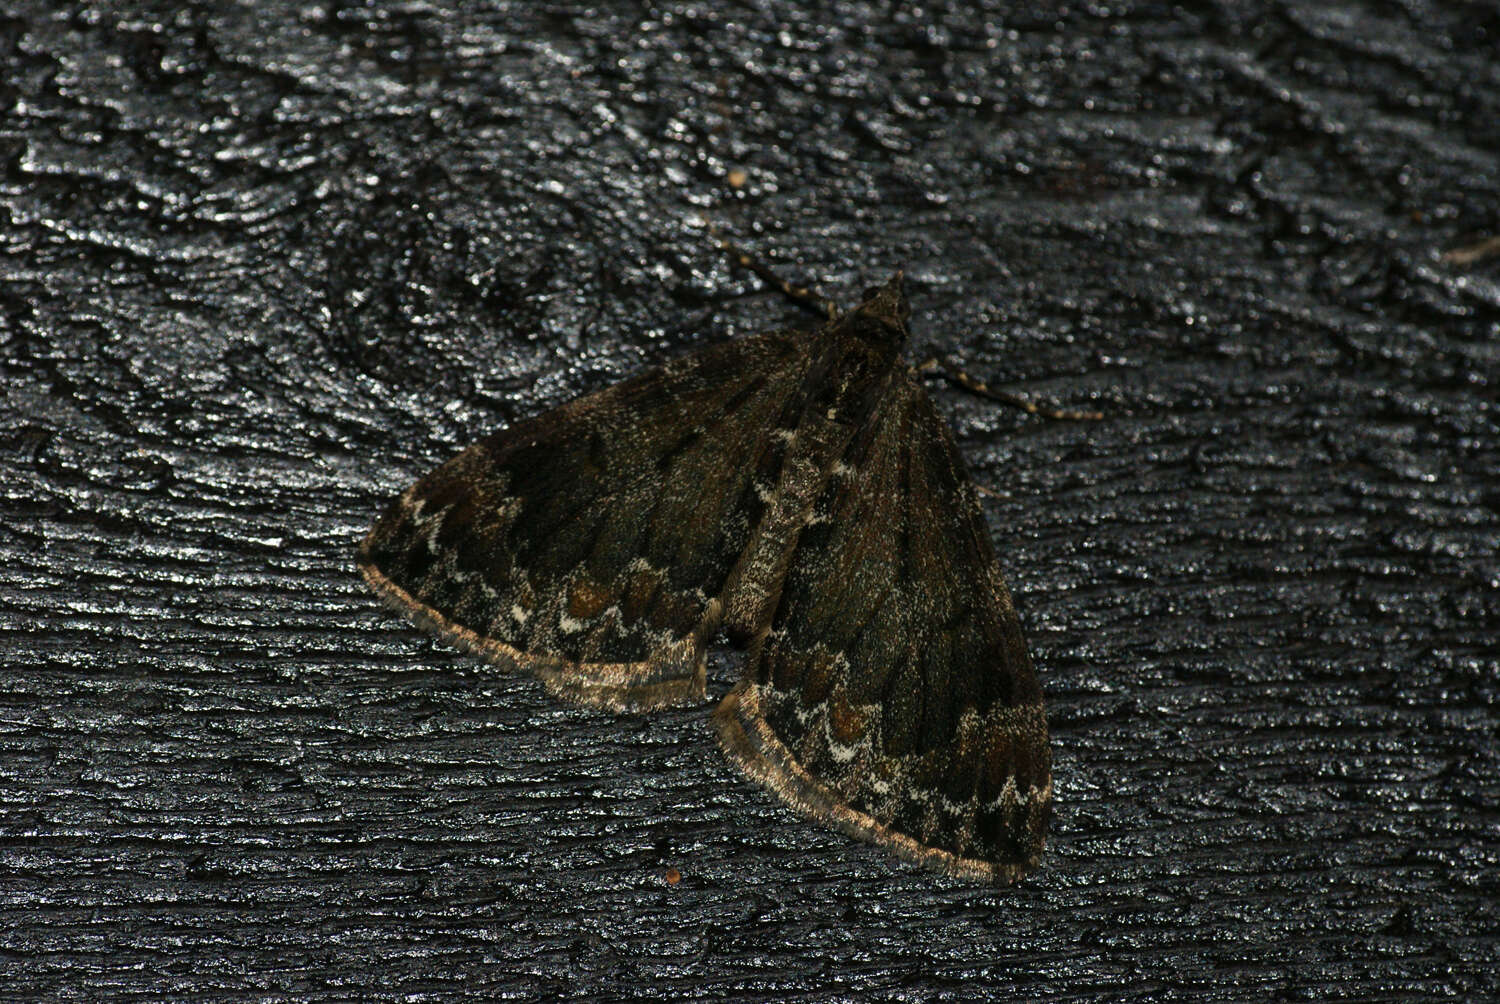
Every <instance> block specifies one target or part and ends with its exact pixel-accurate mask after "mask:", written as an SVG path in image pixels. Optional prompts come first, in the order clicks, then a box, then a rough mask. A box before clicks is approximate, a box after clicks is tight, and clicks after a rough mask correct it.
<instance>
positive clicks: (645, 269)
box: [0, 0, 1500, 1001]
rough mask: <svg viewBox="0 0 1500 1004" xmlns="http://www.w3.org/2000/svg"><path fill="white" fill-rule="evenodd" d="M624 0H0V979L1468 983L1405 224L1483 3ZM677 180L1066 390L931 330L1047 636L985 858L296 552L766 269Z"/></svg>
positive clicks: (957, 991)
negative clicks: (776, 780) (864, 830)
mask: <svg viewBox="0 0 1500 1004" xmlns="http://www.w3.org/2000/svg"><path fill="white" fill-rule="evenodd" d="M643 9H644V8H641V7H639V6H637V5H623V4H622V5H619V7H618V10H619V12H618V13H608V12H598V10H597V9H596V12H594V13H589V14H582V13H575V12H572V11H571V10H570V9H569V8H568V7H567V6H565V5H555V4H531V3H514V4H508V3H501V4H498V5H496V6H491V7H479V6H477V5H476V6H474V7H472V8H464V9H458V8H450V7H448V6H446V5H443V6H441V7H440V6H433V5H423V4H402V5H389V6H370V7H366V6H358V5H353V6H348V7H344V6H340V5H338V4H327V5H318V4H307V5H296V4H277V3H259V4H247V5H242V6H238V7H233V8H223V9H218V8H217V7H216V6H202V7H192V8H181V9H178V8H176V7H172V6H169V5H161V6H156V7H152V6H147V5H131V4H120V3H100V4H89V5H77V6H68V5H57V4H47V3H28V2H25V0H0V384H3V387H4V390H3V395H0V479H3V485H4V488H3V491H4V499H3V504H0V653H3V665H4V671H3V673H0V753H3V755H0V995H3V996H4V997H5V998H6V999H17V1000H25V999H49V1000H67V1001H95V1000H101V999H122V1000H143V1001H144V1000H152V1001H155V1000H165V999H174V1000H175V999H199V1000H209V999H255V1000H275V999H287V998H295V999H320V1000H322V999H327V1000H333V999H366V1000H398V999H399V1000H429V999H431V1000H437V999H447V998H453V997H459V996H462V995H465V994H471V995H475V996H483V997H493V998H505V999H512V1000H551V999H559V998H561V999H577V1000H609V999H622V998H635V999H643V1000H680V999H684V998H692V997H710V998H718V999H737V1000H757V999H767V1000H772V999H774V1000H851V1001H852V1000H860V1001H864V1000H877V999H897V1000H911V1001H929V1000H973V999H976V998H984V999H995V1000H1005V999H1026V1000H1058V1001H1061V1000H1070V1001H1071V1000H1166V999H1184V1000H1244V999H1252V998H1253V999H1281V1000H1291V999H1305V1000H1319V1001H1321V1000H1329V999H1381V1000H1395V999H1415V998H1436V997H1455V998H1461V999H1478V998H1482V997H1485V996H1488V995H1491V994H1495V993H1500V977H1497V975H1496V968H1495V967H1496V957H1497V945H1496V939H1495V934H1494V932H1495V931H1496V930H1497V929H1500V907H1497V905H1496V904H1497V895H1500V881H1497V858H1500V810H1497V804H1500V784H1497V776H1500V754H1497V734H1500V715H1497V702H1500V683H1497V672H1500V662H1497V656H1496V642H1495V638H1496V636H1497V632H1500V558H1497V541H1500V428H1497V427H1500V407H1497V399H1500V257H1491V258H1487V259H1486V258H1483V257H1482V256H1479V257H1478V260H1467V259H1468V258H1474V257H1476V256H1467V258H1466V257H1465V256H1462V255H1460V256H1458V259H1457V260H1452V259H1450V260H1445V259H1444V258H1443V257H1442V254H1443V252H1445V251H1449V250H1452V249H1455V248H1463V247H1469V246H1474V245H1478V244H1479V243H1480V242H1481V241H1482V240H1484V239H1485V238H1487V237H1490V236H1493V235H1494V234H1496V233H1497V232H1500V196H1497V194H1496V193H1497V191H1500V125H1497V123H1500V64H1497V62H1496V60H1495V52H1496V51H1497V47H1500V15H1497V14H1495V13H1494V12H1493V9H1492V8H1490V7H1488V6H1486V5H1479V4H1465V3H1421V2H1407V3H1380V2H1369V3H1351V4H1340V5H1286V4H1228V3H1225V4H1220V5H1206V6H1201V7H1195V8H1193V10H1194V11H1196V12H1187V13H1184V12H1183V11H1182V10H1181V9H1168V8H1166V7H1163V6H1158V5H1146V4H1134V3H1123V4H1113V5H1102V4H1101V5H1097V6H1089V5H1067V6H1066V7H1064V6H1062V5H1055V6H1049V5H1012V4H996V5H994V8H993V9H992V10H990V11H988V12H986V11H985V10H983V6H982V5H975V4H954V5H952V8H951V9H948V8H947V7H945V6H944V5H941V4H937V5H924V6H923V8H922V10H921V11H920V12H918V11H915V10H912V9H910V8H900V7H894V8H893V7H890V6H886V5H873V4H860V3H853V4H845V5H838V6H836V7H833V6H830V7H829V8H828V9H827V10H826V11H824V12H821V13H811V12H809V11H808V8H806V7H800V6H799V7H798V8H797V9H795V10H794V9H793V8H792V5H786V6H785V7H783V8H774V9H773V8H772V7H771V6H770V5H740V4H728V3H719V2H712V0H710V2H704V3H700V4H669V5H661V6H653V7H650V8H649V10H648V11H647V12H646V13H642V12H641V11H642V10H643ZM737 172H743V177H741V175H740V174H738V173H737ZM735 182H739V184H738V185H736V184H735ZM704 219H712V220H713V221H714V222H715V223H716V224H717V225H719V226H721V227H723V228H724V229H725V230H727V231H729V232H731V233H733V234H735V235H736V236H737V237H738V238H740V239H741V240H742V241H743V242H744V243H745V244H746V245H747V246H749V247H751V248H753V249H755V250H758V251H760V252H762V253H764V254H765V255H766V256H767V257H769V258H770V259H771V260H772V261H774V262H775V263H777V264H778V266H779V267H782V268H784V269H785V270H786V271H787V273H789V274H790V275H792V276H793V277H796V278H799V279H804V280H811V281H816V282H818V283H819V284H820V286H821V288H822V289H823V290H825V291H826V292H828V293H829V294H830V295H833V296H835V297H838V298H840V299H842V300H844V301H846V302H847V301H848V300H850V299H852V298H854V297H855V296H856V295H857V294H858V292H859V290H861V289H862V288H863V287H864V286H865V285H868V284H871V283H873V282H876V281H880V280H883V279H884V278H886V277H887V276H888V275H889V274H890V272H891V271H892V270H893V269H894V268H896V267H898V266H899V267H904V268H905V269H906V272H907V276H908V289H909V292H910V294H911V297H912V301H913V306H914V310H915V316H914V318H913V327H914V330H915V332H916V344H914V345H913V346H912V347H911V355H912V358H913V359H914V360H916V359H919V358H920V357H922V356H923V355H926V354H933V353H937V354H942V355H946V356H950V357H952V358H954V359H955V360H958V361H961V362H962V363H963V364H964V365H965V366H967V367H968V368H969V369H971V370H972V371H974V372H975V373H976V374H978V375H981V376H983V377H985V378H987V379H990V380H992V381H994V382H995V383H997V385H1000V386H1003V387H1005V388H1007V389H1010V390H1014V391H1016V392H1018V393H1023V394H1026V395H1029V396H1033V397H1036V398H1039V399H1046V400H1053V401H1057V402H1061V403H1064V404H1068V405H1073V406H1084V405H1091V406H1094V407H1098V408H1100V409H1102V410H1104V411H1105V412H1107V413H1108V418H1107V419H1106V420H1105V421H1103V422H1099V423H1058V422H1045V421H1038V420H1036V419H1032V418H1028V417H1025V416H1023V415H1020V414H1019V413H1016V412H1012V411H1010V410H1008V409H1004V408H1000V407H997V406H995V405H993V404H991V403H990V402H987V401H984V400H981V399H977V398H975V397H973V396H971V395H967V394H964V393H962V392H959V391H956V390H954V389H952V388H949V387H947V386H945V385H943V384H940V383H936V382H935V383H934V386H933V390H934V393H935V394H936V395H937V397H938V399H939V403H940V405H941V406H942V407H943V408H944V410H945V411H946V412H947V413H948V414H949V415H950V416H951V418H952V420H953V422H954V424H955V427H956V429H957V430H958V432H959V436H960V440H961V444H962V446H963V449H964V452H965V454H966V456H967V457H968V459H969V461H970V463H971V466H972V468H973V470H974V473H975V475H976V477H977V478H978V479H979V480H980V481H982V482H983V483H985V484H986V485H988V486H990V487H991V488H992V489H994V490H995V491H996V492H998V493H1000V496H1001V497H998V498H994V499H990V500H988V501H987V503H986V511H987V514H988V516H989V518H990V522H991V527H992V530H993V534H994V540H995V543H996V546H997V549H998V551H999V553H1000V555H1001V558H1000V560H1001V564H1002V567H1003V568H1004V570H1005V572H1006V575H1007V576H1008V578H1009V580H1010V582H1011V586H1012V589H1013V591H1014V592H1015V594H1016V600H1017V604H1018V606H1019V608H1020V610H1021V615H1022V619H1023V623H1024V624H1025V626H1026V629H1027V632H1028V637H1029V639H1030V642H1031V646H1032V652H1033V656H1034V658H1035V659H1036V661H1037V664H1038V668H1039V671H1040V674H1041V676H1042V679H1043V684H1044V686H1045V688H1046V690H1047V694H1048V701H1049V713H1050V718H1051V726H1052V733H1053V748H1054V759H1055V773H1056V778H1055V780H1056V786H1057V812H1056V818H1055V823H1054V827H1053V837H1052V841H1051V845H1050V847H1049V850H1048V855H1047V858H1046V861H1045V863H1044V866H1043V868H1042V869H1041V870H1040V871H1039V872H1038V873H1037V874H1036V875H1035V876H1033V877H1032V878H1031V879H1030V880H1028V881H1027V882H1025V883H1024V884H1023V885H1021V886H1019V887H1017V888H1014V889H1006V890H992V889H976V888H973V887H970V886H966V885H963V884H960V883H955V882H951V881H948V880H946V879H943V878H941V877H937V876H933V875H931V874H928V873H926V872H922V871H920V870H916V869H913V868H911V867H908V866H905V865H902V864H899V863H897V862H895V861H893V860H892V859H891V858H890V857H888V856H887V855H886V854H884V853H882V852H881V851H879V850H878V849H875V848H871V847H866V846H864V845H858V844H854V843H851V842H850V841H848V840H846V839H844V838H843V837H840V836H838V835H836V834H833V833H829V832H826V831H824V830H822V829H819V828H818V827H816V826H813V825H810V824H808V823H806V822H804V821H802V820H800V819H798V818H796V817H795V816H793V815H792V814H791V813H790V812H788V811H786V810H785V809H783V808H782V807H781V806H780V805H779V804H778V803H777V802H776V801H775V800H774V798H773V797H772V796H770V795H769V794H767V793H765V792H763V791H761V790H759V789H758V788H756V787H754V786H753V785H752V784H750V783H749V782H747V781H745V780H744V779H742V778H741V777H740V776H738V775H737V774H736V773H735V772H734V771H733V770H732V769H731V768H730V767H729V766H728V764H727V763H726V762H725V761H724V759H723V757H722V756H721V755H720V753H719V752H718V750H717V748H716V747H715V744H714V742H713V740H712V737H711V735H710V732H709V729H708V727H707V711H708V708H707V707H705V708H701V709H692V710H686V711H678V712H672V713H668V714H661V715H656V716H653V717H649V718H616V717H612V716H609V715H606V714H600V713H595V712H591V711H584V710H578V709H574V708H569V707H563V706H560V705H558V704H557V703H555V702H553V701H551V700H549V699H548V698H546V697H545V695H544V694H543V693H542V692H541V688H540V687H539V686H537V685H536V684H535V683H533V682H531V681H528V680H519V679H511V678H506V677H503V676H500V675H498V674H497V673H495V672H493V671H492V670H491V669H489V668H488V667H485V666H482V665H478V664H476V663H474V662H473V661H472V660H470V659H468V658H466V657H463V656H460V655H458V654H456V653H453V652H450V651H448V650H446V649H443V648H441V647H439V646H436V645H434V644H431V643H429V641H428V640H427V639H426V638H425V637H424V636H423V635H421V634H419V633H417V632H416V631H414V630H411V629H408V628H407V627H405V626H404V625H403V624H402V623H401V622H399V621H398V620H397V619H395V618H394V617H392V616H390V615H388V614H387V613H386V612H385V611H384V610H383V609H382V608H381V606H380V604H379V603H378V602H377V601H376V600H375V598H374V597H373V596H372V595H370V594H369V593H368V592H367V591H366V590H365V589H364V588H363V586H362V585H361V584H360V582H359V580H358V577H357V575H356V574H355V573H354V570H353V564H352V556H353V548H354V545H355V543H356V542H357V540H358V539H359V537H360V536H361V535H362V534H363V532H364V530H365V529H366V528H367V526H368V524H369V523H370V522H371V520H372V519H373V518H374V516H375V515H376V513H377V511H378V510H379V508H380V507H381V506H382V505H383V504H384V502H385V500H386V499H387V498H388V497H389V496H391V495H392V494H394V493H395V492H398V491H400V490H401V489H402V488H403V487H404V486H405V485H406V484H407V483H409V482H410V481H411V480H412V479H413V478H415V477H416V476H417V475H419V474H420V473H422V472H423V471H425V470H426V469H428V468H429V467H430V466H432V465H433V464H435V463H437V462H438V461H440V460H442V459H444V458H445V457H446V456H448V455H449V454H451V453H452V452H453V451H455V450H456V449H458V448H459V447H461V446H462V445H464V444H465V443H466V442H468V441H469V440H470V439H472V438H474V437H475V436H477V435H480V434H482V433H483V432H485V431H488V430H490V429H493V428H497V427H499V426H500V425H502V424H504V423H506V422H508V421H511V420H513V419H515V418H517V417H521V416H525V415H529V414H533V413H535V412H537V411H539V410H541V409H543V408H545V407H548V406H552V405H556V404H559V403H562V402H563V401H565V400H567V399H568V398H570V397H572V396H574V395H576V394H578V393H581V392H584V391H587V390H592V389H595V388H598V387H601V386H604V385H605V384H607V383H609V382H611V381H614V380H616V379H619V378H621V377H622V376H626V375H629V374H631V373H634V372H637V371H638V370H639V369H641V368H642V367H644V366H647V365H650V364H652V363H655V362H659V361H662V360H664V359H667V358H670V357H671V356H673V355H675V354H677V353H679V352H681V351H684V350H686V349H689V348H691V347H694V346H698V345H702V344H707V343H708V342H711V341H713V340H716V339H721V338H727V337H733V336H735V335H736V334H743V333H746V332H750V331H754V330H758V329H762V328H766V327H770V326H773V325H778V324H781V323H784V322H786V321H787V320H789V319H790V318H793V317H795V316H797V315H796V314H795V312H794V311H793V310H791V308H789V307H788V306H787V305H786V304H785V303H783V302H782V301H781V300H779V299H778V298H777V297H775V296H774V295H770V294H766V293H764V292H762V291H761V290H760V288H759V286H758V284H757V283H756V282H755V281H753V280H752V279H751V278H750V277H748V276H746V275H744V274H743V273H739V272H733V271H731V270H730V269H729V268H728V267H727V265H726V263H725V262H724V261H723V260H722V258H721V257H720V256H718V255H717V254H716V253H715V252H714V250H713V248H712V246H711V242H710V241H709V239H708V238H707V236H706V234H705V232H704V229H703V226H702V221H703V220H704ZM713 672H714V679H713V680H712V681H711V686H710V689H711V691H712V692H713V693H714V694H720V693H722V692H723V691H724V690H725V689H727V687H728V686H729V684H730V683H731V682H732V680H733V678H734V666H733V664H732V663H729V662H718V663H716V664H715V665H714V667H713ZM672 869H675V870H676V871H677V872H678V873H680V875H681V880H680V881H679V882H677V883H675V884H672V883H669V882H668V881H667V879H666V876H667V874H668V872H669V870H672Z"/></svg>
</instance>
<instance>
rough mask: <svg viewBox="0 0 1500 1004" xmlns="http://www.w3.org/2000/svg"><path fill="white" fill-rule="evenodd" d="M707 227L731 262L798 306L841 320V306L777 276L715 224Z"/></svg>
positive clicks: (830, 318) (815, 292)
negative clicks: (747, 270)
mask: <svg viewBox="0 0 1500 1004" xmlns="http://www.w3.org/2000/svg"><path fill="white" fill-rule="evenodd" d="M707 227H708V234H709V236H710V237H712V238H713V239H714V241H715V243H717V244H718V245H719V249H720V250H722V251H723V252H724V253H726V254H728V255H729V258H730V260H731V261H732V262H734V263H735V264H736V265H738V266H740V267H741V268H745V269H749V270H750V271H751V272H753V273H755V275H756V276H757V277H759V278H760V279H763V280H764V281H765V282H767V283H769V284H770V285H771V286H773V287H774V288H775V289H777V290H778V291H780V292H781V293H782V294H784V295H785V296H787V297H788V298H789V299H791V300H793V301H794V302H796V303H797V304H799V305H801V306H803V307H807V308H808V309H809V310H815V311H817V312H818V313H820V314H822V315H823V316H824V317H826V318H828V319H829V320H830V321H837V320H838V319H839V305H838V304H836V303H834V302H833V301H832V300H830V299H828V297H826V296H823V295H821V294H820V293H818V292H817V291H815V290H813V289H810V288H808V287H807V286H796V285H793V284H792V283H790V282H788V281H787V280H785V279H783V278H782V277H781V276H779V275H777V274H776V270H775V269H773V268H771V267H770V266H769V265H767V264H766V263H765V262H763V261H761V260H760V259H759V258H757V257H755V256H754V255H752V254H751V253H750V252H748V251H745V250H744V249H742V248H740V247H739V245H737V244H735V243H734V242H733V241H731V240H729V238H727V237H725V236H724V234H723V233H722V232H721V231H720V230H719V228H718V227H716V226H714V224H713V223H708V224H707Z"/></svg>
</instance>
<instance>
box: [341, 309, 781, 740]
mask: <svg viewBox="0 0 1500 1004" xmlns="http://www.w3.org/2000/svg"><path fill="white" fill-rule="evenodd" d="M808 338H809V336H808V335H803V334H791V333H773V334H769V335H760V336H756V337H754V338H747V339H741V340H739V341H735V342H729V343H725V344H722V345H717V346H713V347H710V348H708V349H705V350H703V351H701V352H698V353H695V354H693V355H690V356H687V357H685V358H683V359H679V360H677V361H676V362H674V363H672V364H670V365H668V366H666V367H664V368H663V369H660V370H656V371H654V372H651V373H646V374H643V375H642V376H639V377H637V378H635V379H632V380H628V381H625V382H623V383H620V384H616V385H614V386H612V387H609V388H607V389H605V390H603V391H600V392H599V393H596V394H592V395H590V396H587V397H583V398H580V399H579V400H577V401H574V402H572V403H571V404H568V405H566V406H564V407H562V408H559V409H557V410H555V411H552V412H548V413H546V414H543V415H540V416H538V417H536V418H533V419H531V420H529V421H527V422H523V423H521V424H519V425H517V426H515V427H513V428H510V429H507V430H505V431H504V432H501V433H499V434H497V435H495V436H492V437H490V438H488V439H485V440H483V441H481V442H479V443H476V444H475V445H474V446H471V447H470V448H469V449H467V450H465V451H464V452H463V453H461V454H459V455H458V456H457V457H455V458H453V459H452V460H450V461H448V462H447V463H446V464H443V465H442V466H441V467H439V468H437V469H436V470H435V471H433V472H432V473H430V474H428V475H427V476H426V477H424V478H422V479H421V480H420V481H418V482H417V483H416V484H415V485H413V486H412V487H411V488H410V489H409V490H408V491H407V492H406V493H405V494H404V495H402V496H401V497H400V498H399V499H398V500H396V502H395V503H394V504H393V505H392V506H391V507H390V509H389V510H388V511H387V512H386V514H385V516H384V517H383V518H382V519H381V520H380V521H379V522H378V523H377V524H376V526H375V528H374V529H373V530H372V531H371V532H370V535H369V536H368V537H367V538H366V539H365V541H364V543H363V545H362V546H361V547H360V550H359V566H360V569H361V571H362V572H363V573H364V576H365V579H366V580H367V581H368V582H369V583H370V585H371V586H372V587H373V588H374V589H375V590H376V591H377V592H378V593H380V594H381V595H382V596H384V597H385V598H386V599H388V600H390V601H391V602H392V603H393V604H394V605H395V606H396V607H397V608H398V609H400V610H401V611H403V612H404V613H405V614H406V615H407V616H409V617H410V618H411V619H412V620H414V621H416V622H417V623H419V624H421V625H423V626H425V627H428V628H430V629H432V630H434V631H436V632H437V633H438V634H440V635H442V636H443V637H445V638H446V639H448V640H449V641H452V642H454V643H455V644H458V645H459V646H461V647H464V648H468V649H471V650H473V651H475V652H478V653H479V654H481V655H483V656H485V657H487V658H489V659H491V660H492V661H495V662H497V663H500V664H502V665H506V666H514V667H519V668H523V669H526V670H528V671H530V672H533V673H535V674H536V675H538V676H539V677H541V678H542V679H543V681H544V682H546V683H547V685H548V686H549V688H550V689H552V690H553V691H554V692H557V693H559V694H561V695H563V696H567V697H570V698H573V699H575V700H579V701H582V702H584V703H588V704H594V705H599V706H603V707H610V708H615V709H617V710H624V709H642V708H649V707H654V706H659V705H663V704H671V703H678V702H682V701H687V700H692V699H701V698H702V696H703V659H704V643H705V640H706V639H707V638H708V637H709V636H710V635H711V634H712V633H713V632H714V631H715V630H716V629H717V627H718V622H719V618H720V611H719V602H718V600H717V597H718V596H719V595H720V593H721V591H722V588H723V584H724V580H725V577H726V576H727V575H728V573H729V570H730V569H731V568H732V567H733V565H734V563H735V561H736V559H737V558H738V557H739V556H740V554H741V552H743V551H744V549H745V547H746V545H747V543H748V540H749V536H750V533H751V532H752V529H753V528H754V527H755V526H756V524H757V523H758V522H759V519H760V516H761V513H762V511H763V509H764V504H765V503H764V502H763V500H762V499H763V496H764V494H765V483H766V479H767V478H769V477H773V476H774V472H775V471H776V470H777V467H778V465H779V463H780V454H781V452H782V450H783V449H784V445H783V439H782V438H779V437H776V436H773V435H771V433H772V432H773V431H774V430H775V429H777V428H778V427H779V426H780V425H781V424H783V423H784V422H795V417H796V415H797V414H799V413H800V405H798V404H796V403H795V402H794V401H793V399H794V398H795V397H796V396H797V394H798V393H799V392H800V385H801V382H802V377H803V374H804V372H805V370H806V368H807V366H808V359H807V344H808Z"/></svg>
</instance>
